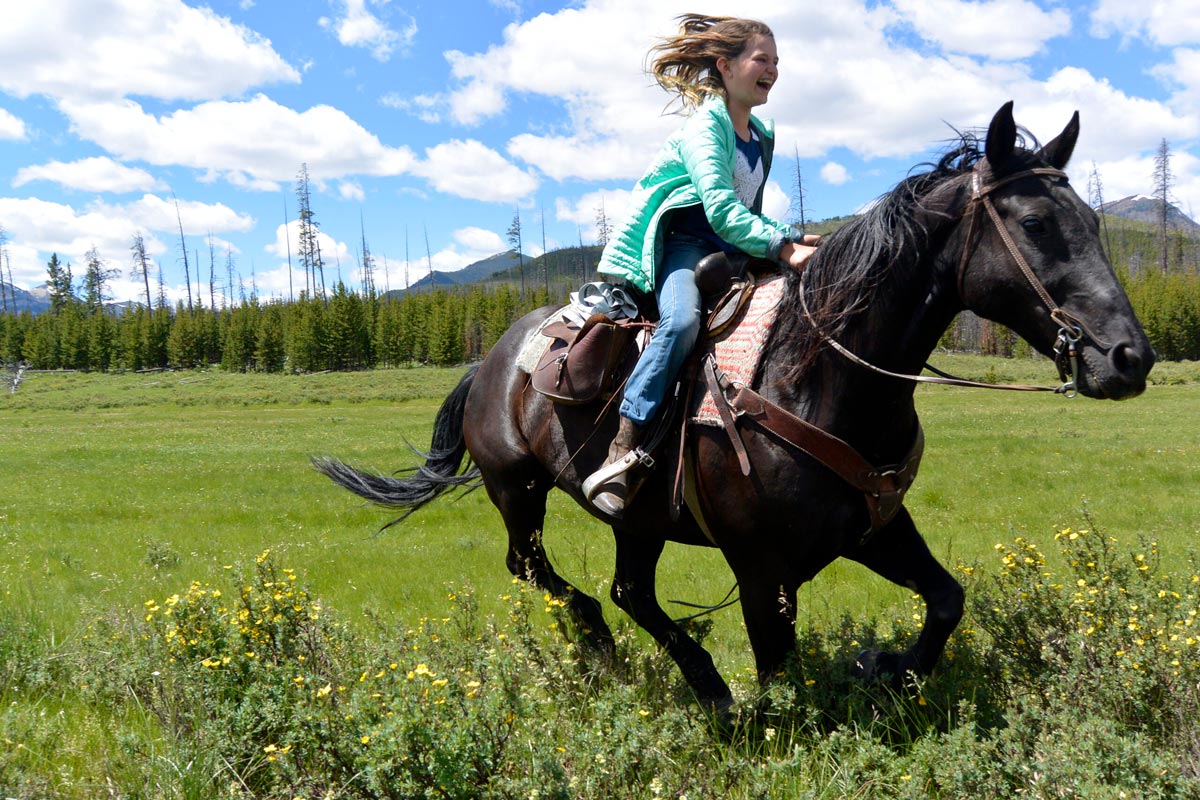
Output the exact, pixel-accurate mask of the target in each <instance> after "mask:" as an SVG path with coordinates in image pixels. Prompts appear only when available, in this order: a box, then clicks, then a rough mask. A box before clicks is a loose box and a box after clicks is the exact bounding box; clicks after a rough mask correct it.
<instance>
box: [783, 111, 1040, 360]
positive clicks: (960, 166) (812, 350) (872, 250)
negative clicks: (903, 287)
mask: <svg viewBox="0 0 1200 800" xmlns="http://www.w3.org/2000/svg"><path fill="white" fill-rule="evenodd" d="M1027 143H1028V145H1027ZM983 146H984V142H983V140H982V139H981V138H979V137H978V136H977V135H975V134H973V133H962V134H960V135H959V137H958V139H956V140H955V141H954V143H953V144H952V146H950V147H949V148H948V149H947V150H946V151H945V152H944V154H943V155H942V156H941V157H940V158H939V159H938V161H936V162H930V163H924V164H920V165H918V166H917V167H914V171H913V172H912V173H910V174H909V176H908V177H907V178H905V179H904V180H902V181H901V182H900V183H898V184H896V186H895V187H893V188H892V189H891V190H890V191H888V192H887V193H885V194H884V195H882V196H881V197H879V199H877V200H876V201H875V202H874V203H873V204H872V205H871V206H870V208H868V209H867V210H866V211H865V212H863V213H862V214H860V215H858V216H856V217H855V218H854V219H852V220H851V221H850V222H848V223H846V224H845V225H843V226H842V227H841V228H839V229H837V230H836V231H834V232H833V233H830V234H828V235H826V236H824V237H823V238H822V240H821V246H820V247H819V248H818V249H817V252H816V254H815V255H814V256H813V258H812V259H811V260H810V261H809V262H808V264H807V266H806V267H805V270H804V276H803V291H805V292H806V294H805V300H806V301H807V305H808V310H809V312H810V313H811V315H812V317H813V319H814V320H815V321H816V323H817V325H818V326H820V328H821V330H822V331H824V332H825V333H826V334H828V335H829V336H831V337H833V338H834V339H837V338H838V337H839V336H840V335H841V334H842V332H843V331H844V330H845V328H846V325H847V324H848V322H849V321H850V320H851V319H853V318H854V317H855V316H856V315H858V314H861V313H862V312H864V311H866V310H867V309H868V308H869V307H871V306H872V305H873V304H874V303H875V302H877V298H876V295H877V291H876V290H877V289H878V287H879V285H880V284H881V283H882V282H883V280H884V279H885V278H887V277H889V276H891V275H893V274H895V273H898V272H900V271H902V270H906V269H908V270H911V269H913V268H914V267H915V266H916V265H917V264H918V263H920V262H921V260H922V258H923V256H925V255H927V251H928V249H929V246H930V243H931V239H932V237H933V234H934V233H935V227H934V226H931V224H930V223H933V222H939V221H944V220H947V219H949V218H950V215H951V213H952V212H953V210H954V209H953V208H952V206H953V203H952V200H953V198H954V195H955V194H956V192H955V191H953V190H954V189H956V188H957V187H958V186H959V185H961V179H962V178H963V176H965V175H967V174H969V173H970V172H971V171H972V170H974V169H975V166H976V165H977V164H978V163H979V162H980V161H981V160H982V159H983V158H984V151H983ZM1037 148H1038V144H1037V141H1036V140H1035V139H1034V138H1033V136H1032V135H1031V134H1029V133H1028V131H1024V130H1022V131H1020V136H1019V139H1018V147H1017V149H1016V150H1015V152H1014V155H1013V162H1012V163H1011V164H1009V165H1006V167H1007V168H1010V169H1026V168H1028V167H1031V166H1035V165H1039V164H1041V159H1040V157H1039V155H1038V153H1037ZM919 169H925V171H923V172H917V171H916V170H919ZM947 190H949V191H947ZM785 275H786V280H787V281H788V286H787V289H786V290H785V292H784V299H783V301H782V303H781V307H780V319H785V320H794V321H796V322H797V324H794V325H790V326H777V330H776V332H775V336H773V341H772V343H771V345H770V347H771V349H772V351H773V356H772V357H773V358H776V359H781V361H780V362H779V363H787V364H789V365H790V369H789V375H788V379H789V381H792V382H793V383H794V382H797V381H799V379H800V378H802V377H803V375H804V373H805V372H806V371H807V370H808V369H809V367H811V366H812V364H813V362H814V360H815V359H816V356H817V354H818V353H819V352H820V351H821V349H822V346H823V344H824V341H823V339H822V338H821V337H819V336H816V335H815V334H814V331H813V328H812V325H811V324H809V323H808V322H807V321H805V319H804V310H803V305H802V303H801V296H800V295H801V290H802V285H801V277H800V275H799V274H797V273H795V272H793V271H791V270H788V271H786V273H785ZM901 278H903V275H901ZM879 300H880V301H882V298H879Z"/></svg>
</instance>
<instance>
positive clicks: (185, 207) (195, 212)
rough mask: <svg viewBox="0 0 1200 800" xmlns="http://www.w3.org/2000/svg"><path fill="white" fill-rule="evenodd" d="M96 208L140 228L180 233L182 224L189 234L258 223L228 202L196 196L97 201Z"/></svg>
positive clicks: (152, 196)
mask: <svg viewBox="0 0 1200 800" xmlns="http://www.w3.org/2000/svg"><path fill="white" fill-rule="evenodd" d="M90 208H92V209H93V210H95V211H98V212H102V213H106V214H111V215H113V216H119V217H124V218H126V219H128V220H130V221H131V222H133V223H134V224H135V225H137V226H138V227H140V228H148V229H149V230H152V231H163V232H168V233H178V231H179V227H180V225H182V226H183V232H184V234H185V235H187V236H205V237H207V235H208V234H210V233H223V232H225V231H248V230H250V229H252V228H253V227H254V225H255V220H254V218H253V217H251V216H249V215H247V214H239V213H238V212H236V211H234V210H233V209H232V208H230V207H229V206H227V205H225V204H224V203H201V202H197V201H194V200H174V199H167V198H163V197H159V196H158V195H155V194H145V195H142V197H141V199H139V200H134V201H133V202H130V203H123V204H120V205H109V204H107V203H93V204H92V205H91V206H90Z"/></svg>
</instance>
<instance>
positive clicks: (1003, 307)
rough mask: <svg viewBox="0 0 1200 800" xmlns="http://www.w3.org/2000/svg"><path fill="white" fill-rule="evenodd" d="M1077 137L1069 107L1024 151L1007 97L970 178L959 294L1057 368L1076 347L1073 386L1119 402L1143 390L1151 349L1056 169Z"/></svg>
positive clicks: (1086, 212)
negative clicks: (1045, 138)
mask: <svg viewBox="0 0 1200 800" xmlns="http://www.w3.org/2000/svg"><path fill="white" fill-rule="evenodd" d="M1078 136H1079V113H1078V112H1076V113H1075V115H1074V116H1073V117H1072V118H1071V121H1070V122H1068V123H1067V126H1066V128H1064V129H1063V132H1062V133H1061V134H1059V135H1058V136H1057V137H1056V138H1055V139H1054V140H1053V141H1051V142H1050V143H1049V144H1047V145H1045V146H1044V147H1042V148H1041V149H1040V150H1038V151H1036V152H1035V151H1030V150H1026V149H1024V148H1020V147H1017V127H1016V124H1015V123H1014V122H1013V115H1012V103H1011V102H1009V103H1006V104H1005V105H1004V106H1003V107H1002V108H1001V109H1000V110H999V111H997V112H996V115H995V117H993V119H992V122H991V125H990V126H989V127H988V132H987V142H986V146H985V150H984V155H985V157H984V158H983V159H981V160H980V161H979V162H978V164H977V165H976V167H975V170H974V172H973V173H972V174H971V175H969V176H968V180H970V181H971V184H970V192H971V199H970V201H969V202H968V206H967V210H966V219H965V221H964V223H963V226H962V229H963V230H966V231H967V234H966V236H967V239H966V242H965V245H964V249H963V258H962V261H961V262H960V264H959V272H958V292H959V296H960V299H961V301H962V303H963V304H964V305H965V306H966V307H967V308H969V309H970V310H972V311H974V312H976V313H977V314H979V315H980V316H983V317H986V318H988V319H991V320H995V321H996V322H1000V323H1002V324H1004V325H1007V326H1008V327H1010V328H1012V329H1013V330H1014V331H1016V332H1017V333H1018V334H1019V335H1020V336H1021V337H1022V338H1024V339H1025V340H1026V341H1028V342H1029V343H1030V344H1032V345H1033V346H1034V347H1035V348H1037V350H1038V351H1039V352H1041V353H1043V354H1045V355H1047V356H1050V357H1052V358H1053V357H1057V359H1058V361H1059V362H1060V367H1061V366H1065V365H1067V364H1068V362H1069V358H1068V354H1067V350H1068V348H1073V349H1075V350H1076V351H1077V353H1078V358H1077V359H1076V362H1075V364H1076V366H1077V367H1078V369H1077V374H1076V376H1075V379H1076V382H1077V387H1078V390H1079V391H1080V392H1081V393H1083V394H1084V395H1087V396H1089V397H1105V398H1111V399H1114V400H1120V399H1123V398H1126V397H1133V396H1135V395H1137V394H1140V393H1141V392H1142V391H1143V390H1144V389H1145V388H1146V374H1147V373H1148V372H1149V371H1150V368H1151V367H1152V366H1153V364H1154V358H1155V356H1154V350H1153V348H1152V347H1151V346H1150V342H1149V341H1148V340H1147V339H1146V334H1145V332H1144V331H1143V330H1142V326H1141V324H1140V323H1139V322H1138V319H1137V317H1136V316H1135V315H1134V313H1133V308H1132V307H1131V306H1130V304H1129V298H1128V297H1126V295H1125V292H1124V290H1123V289H1122V288H1121V285H1120V284H1119V283H1118V281H1117V276H1116V273H1115V272H1114V271H1113V268H1112V265H1111V264H1110V263H1109V261H1108V258H1107V257H1106V256H1105V255H1104V250H1103V248H1102V247H1101V244H1100V232H1099V225H1098V221H1097V217H1096V214H1095V212H1094V211H1092V209H1091V208H1090V207H1089V206H1088V205H1087V204H1086V203H1085V202H1084V201H1083V200H1082V199H1080V197H1079V195H1077V194H1076V193H1075V192H1074V190H1073V189H1072V188H1071V187H1070V185H1069V184H1068V182H1067V177H1066V174H1065V173H1063V172H1062V171H1061V170H1062V169H1063V168H1064V167H1065V166H1066V164H1067V161H1068V160H1069V159H1070V158H1071V153H1072V151H1073V150H1074V149H1075V141H1076V139H1077V138H1078ZM1074 340H1077V341H1074ZM1056 348H1057V349H1056Z"/></svg>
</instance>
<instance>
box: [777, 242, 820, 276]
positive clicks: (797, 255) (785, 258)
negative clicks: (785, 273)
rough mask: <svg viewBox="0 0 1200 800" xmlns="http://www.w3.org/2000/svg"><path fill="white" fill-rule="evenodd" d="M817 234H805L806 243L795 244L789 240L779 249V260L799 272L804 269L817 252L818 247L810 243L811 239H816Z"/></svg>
mask: <svg viewBox="0 0 1200 800" xmlns="http://www.w3.org/2000/svg"><path fill="white" fill-rule="evenodd" d="M817 238H818V237H816V236H805V237H804V240H805V244H793V243H791V242H788V243H787V244H785V245H784V246H783V247H781V248H780V249H779V260H780V261H781V262H783V263H784V264H787V265H788V266H789V267H791V268H793V269H794V270H796V271H797V272H800V271H801V270H803V269H804V265H805V264H807V263H808V260H809V259H810V258H812V254H813V253H815V252H817V248H816V247H813V246H811V245H809V244H808V243H807V242H808V240H809V239H813V240H816V239H817Z"/></svg>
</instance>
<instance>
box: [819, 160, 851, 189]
mask: <svg viewBox="0 0 1200 800" xmlns="http://www.w3.org/2000/svg"><path fill="white" fill-rule="evenodd" d="M821 180H823V181H825V182H826V183H828V184H831V185H833V186H842V185H844V184H845V183H847V182H848V181H849V180H850V173H849V172H848V171H847V170H846V168H845V167H844V166H842V165H841V164H839V163H837V162H836V161H827V162H825V165H824V166H822V167H821Z"/></svg>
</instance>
